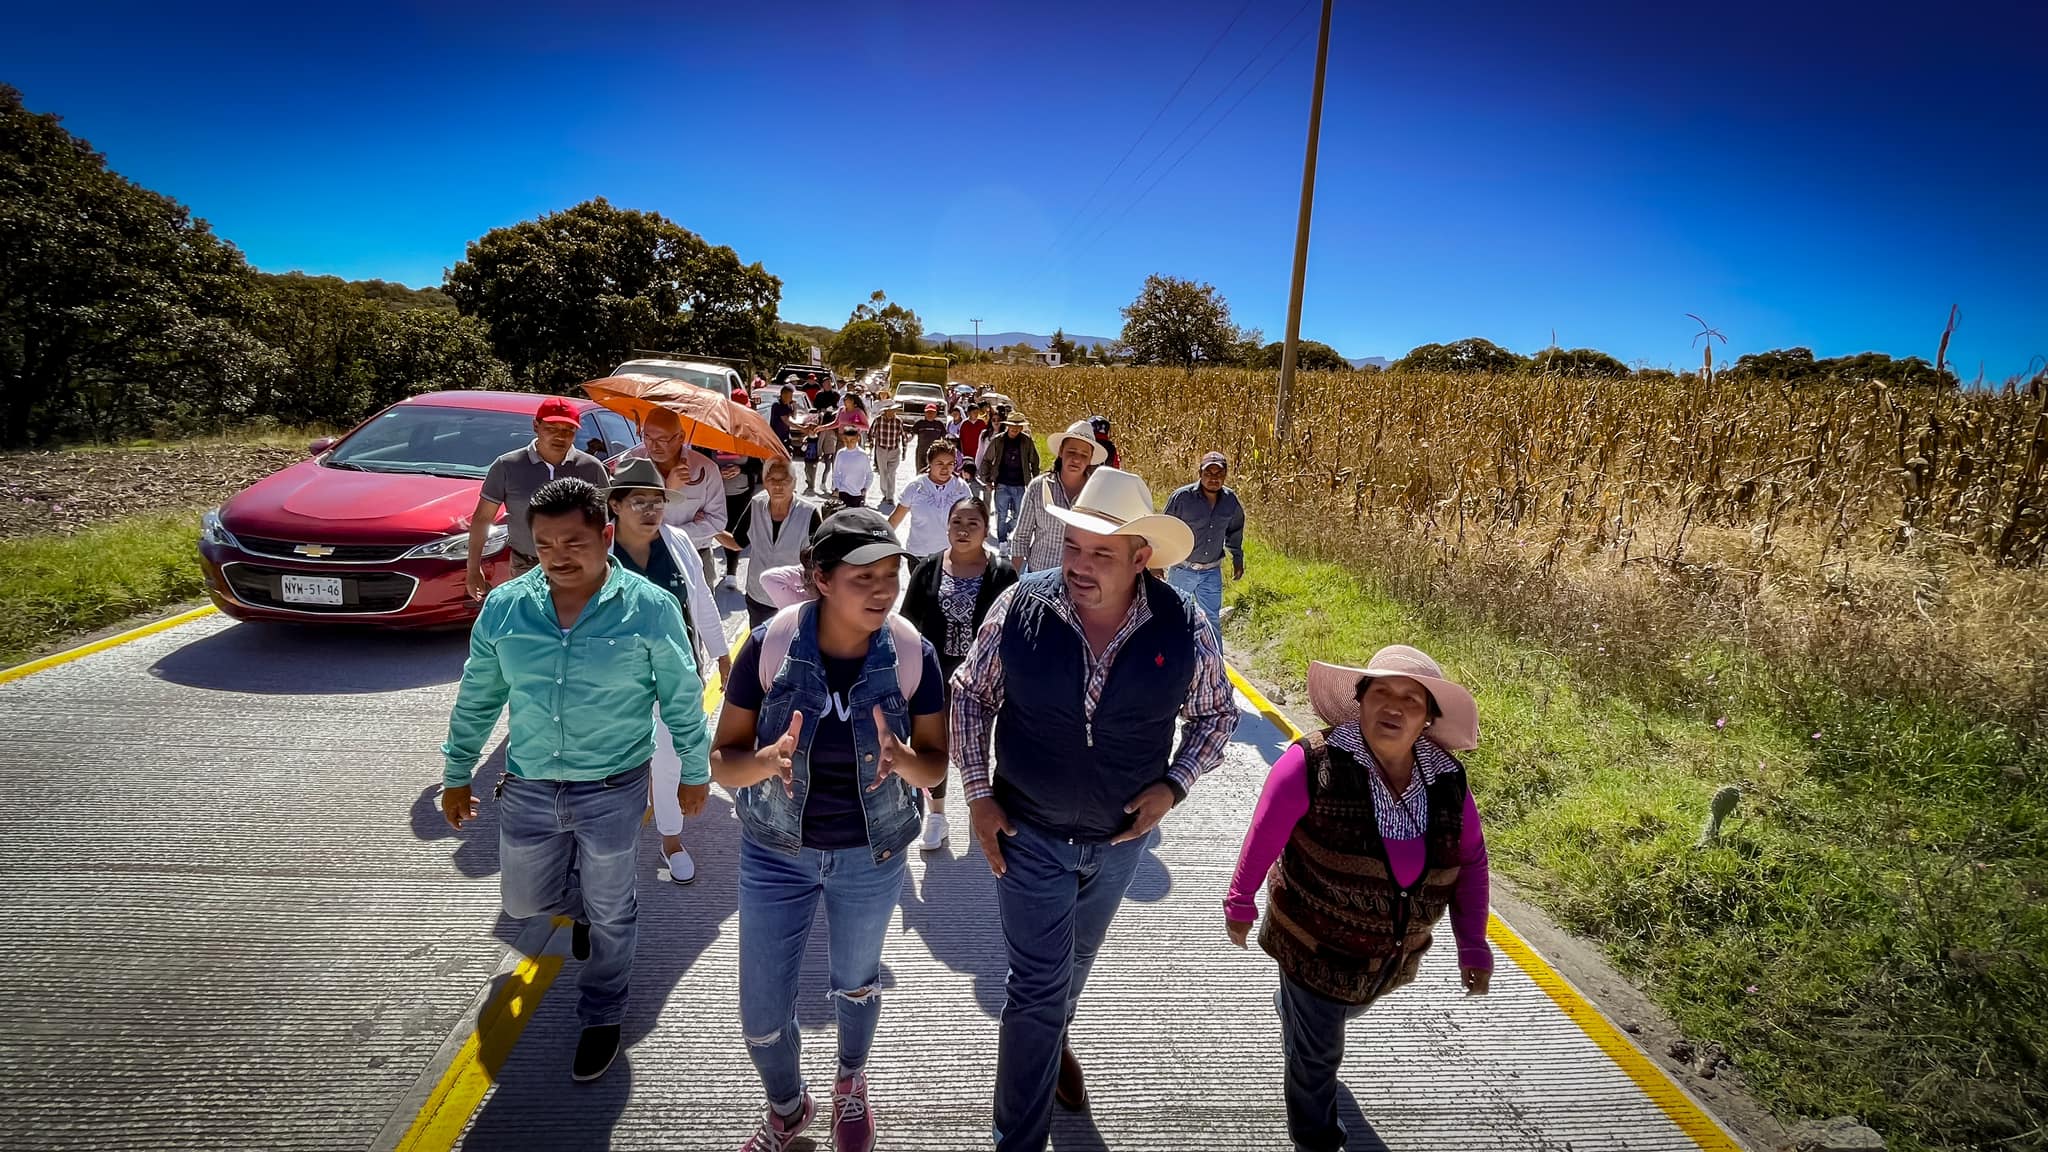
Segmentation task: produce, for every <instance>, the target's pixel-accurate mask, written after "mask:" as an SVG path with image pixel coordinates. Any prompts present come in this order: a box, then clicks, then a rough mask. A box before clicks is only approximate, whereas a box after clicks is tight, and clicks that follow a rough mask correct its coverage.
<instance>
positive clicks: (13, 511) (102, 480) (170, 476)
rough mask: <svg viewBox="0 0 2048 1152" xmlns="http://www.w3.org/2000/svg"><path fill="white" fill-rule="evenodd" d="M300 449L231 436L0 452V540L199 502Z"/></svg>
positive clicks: (228, 491) (220, 496)
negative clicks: (160, 445)
mask: <svg viewBox="0 0 2048 1152" xmlns="http://www.w3.org/2000/svg"><path fill="white" fill-rule="evenodd" d="M305 456H306V453H305V450H304V449H303V448H293V447H289V446H285V445H277V444H241V443H235V442H232V441H201V442H195V443H187V444H177V445H172V446H169V447H164V448H87V449H71V450H65V451H55V452H8V453H4V454H0V540H10V539H14V538H17V537H21V536H34V535H40V534H43V533H49V532H55V533H61V534H64V535H70V534H71V533H74V532H77V531H79V530H81V529H84V528H89V527H91V526H93V525H95V524H100V523H105V522H106V521H109V520H119V519H122V518H124V517H128V516H136V515H141V514H144V513H149V512H171V511H177V510H179V509H185V508H204V507H207V506H210V505H214V504H218V503H220V502H221V501H223V500H225V499H227V498H228V497H229V496H232V495H234V494H235V493H236V492H238V491H240V490H241V489H243V488H245V487H247V486H248V485H249V484H251V483H253V482H254V481H256V480H260V479H262V478H263V477H265V476H268V475H270V474H271V473H272V472H275V471H277V470H278V469H280V468H283V467H285V466H286V465H289V464H293V463H296V462H297V461H299V460H303V459H305Z"/></svg>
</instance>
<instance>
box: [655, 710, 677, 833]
mask: <svg viewBox="0 0 2048 1152" xmlns="http://www.w3.org/2000/svg"><path fill="white" fill-rule="evenodd" d="M647 778H648V780H649V782H650V786H651V787H652V788H653V789H654V830H655V831H657V832H659V833H661V834H662V835H663V836H680V835H682V834H683V804H682V801H680V800H678V799H676V789H677V788H678V787H680V786H681V785H682V782H683V760H682V757H680V756H677V755H676V745H675V741H674V740H672V739H670V738H669V734H668V725H666V724H663V723H662V722H661V706H660V705H656V706H655V709H654V770H653V771H652V772H650V773H648V777H647Z"/></svg>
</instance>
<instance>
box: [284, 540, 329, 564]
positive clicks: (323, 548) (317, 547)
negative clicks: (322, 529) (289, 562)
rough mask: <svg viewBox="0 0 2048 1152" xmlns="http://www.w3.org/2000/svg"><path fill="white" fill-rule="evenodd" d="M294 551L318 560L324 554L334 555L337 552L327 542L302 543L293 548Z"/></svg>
mask: <svg viewBox="0 0 2048 1152" xmlns="http://www.w3.org/2000/svg"><path fill="white" fill-rule="evenodd" d="M292 551H294V552H297V553H298V554H299V555H301V556H306V557H310V558H312V559H314V560H318V559H320V558H321V557H322V556H332V555H334V552H335V550H334V549H332V548H329V547H328V546H327V545H325V544H301V545H299V546H298V547H297V548H294V549H292Z"/></svg>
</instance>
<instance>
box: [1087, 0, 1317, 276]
mask: <svg viewBox="0 0 2048 1152" xmlns="http://www.w3.org/2000/svg"><path fill="white" fill-rule="evenodd" d="M1307 7H1308V5H1307V4H1304V5H1302V10H1303V11H1306V10H1307ZM1300 14H1301V13H1300V12H1296V13H1295V15H1297V16H1299V15H1300ZM1289 23H1292V20H1290V21H1289ZM1285 27H1286V25H1282V28H1283V30H1284V29H1285ZM1315 30H1316V26H1315V25H1314V24H1311V25H1309V27H1308V28H1307V29H1306V30H1305V31H1303V32H1302V34H1301V35H1300V36H1298V37H1296V38H1295V40H1294V43H1292V44H1290V45H1288V46H1287V50H1286V51H1284V52H1282V53H1280V55H1278V56H1275V57H1274V58H1273V62H1272V63H1271V64H1268V65H1267V66H1266V70H1265V71H1264V72H1261V73H1260V74H1259V78H1258V79H1257V80H1254V81H1252V86H1251V87H1249V88H1247V89H1245V90H1244V91H1243V92H1242V93H1240V94H1239V95H1238V97H1237V99H1236V100H1233V101H1231V103H1230V107H1228V108H1225V109H1224V110H1223V115H1221V116H1218V117H1217V118H1216V119H1215V121H1214V122H1213V123H1211V124H1210V125H1209V127H1208V128H1207V129H1206V130H1205V131H1204V132H1203V133H1202V134H1201V135H1200V136H1198V137H1196V138H1195V142H1194V143H1192V144H1190V145H1188V146H1187V149H1186V150H1185V151H1183V152H1182V153H1181V154H1180V155H1179V156H1177V157H1175V158H1174V161H1173V163H1172V164H1169V165H1167V167H1166V169H1165V171H1163V172H1161V173H1160V174H1159V175H1158V176H1157V177H1155V178H1154V179H1153V181H1152V183H1150V184H1148V185H1146V186H1145V189H1144V191H1142V192H1140V193H1138V195H1137V196H1135V197H1133V198H1132V199H1131V201H1130V202H1129V203H1127V204H1125V205H1124V208H1123V211H1121V212H1119V213H1117V215H1116V218H1115V219H1113V220H1111V221H1110V222H1109V223H1108V224H1106V225H1104V226H1103V227H1102V228H1101V229H1100V230H1099V231H1097V232H1096V233H1095V234H1094V235H1093V236H1091V237H1089V239H1088V242H1087V244H1084V245H1083V246H1082V247H1083V250H1085V249H1087V248H1089V247H1093V246H1094V245H1095V244H1097V243H1100V242H1101V240H1102V238H1103V237H1105V236H1107V235H1109V234H1110V233H1111V232H1112V231H1114V230H1115V229H1116V226H1117V225H1118V224H1121V223H1122V222H1123V220H1124V217H1126V216H1129V215H1130V214H1131V212H1132V210H1133V209H1135V208H1137V206H1138V205H1139V204H1140V203H1141V202H1143V201H1144V199H1145V197H1147V196H1150V195H1151V194H1152V190H1153V189H1155V188H1157V187H1159V185H1160V184H1162V183H1164V182H1165V180H1166V178H1167V177H1168V176H1171V175H1173V172H1174V169H1176V168H1179V167H1180V166H1181V162H1182V161H1184V160H1186V159H1187V158H1188V157H1189V156H1192V155H1194V153H1195V151H1196V150H1197V149H1199V148H1200V147H1201V146H1202V142H1203V141H1205V140H1207V139H1208V138H1209V137H1210V135H1211V134H1212V133H1214V132H1215V131H1216V129H1218V128H1220V127H1222V126H1223V122H1224V121H1225V120H1228V119H1230V114H1231V113H1233V112H1235V111H1237V109H1238V105H1240V104H1243V103H1244V102H1245V100H1246V99H1247V98H1249V97H1250V96H1251V94H1252V93H1254V92H1256V91H1258V90H1259V87H1260V86H1261V85H1263V84H1264V83H1265V82H1266V79H1267V77H1269V76H1271V75H1272V74H1273V73H1274V71H1275V70H1276V69H1278V68H1279V67H1280V65H1281V64H1283V63H1285V62H1286V60H1287V58H1288V57H1290V56H1292V55H1294V53H1295V51H1296V50H1297V49H1299V48H1300V47H1301V46H1302V44H1304V43H1306V42H1307V40H1308V38H1309V36H1310V35H1311V34H1312V33H1314V32H1315ZM1267 43H1268V44H1269V45H1270V44H1271V43H1272V41H1270V40H1269V41H1267ZM1263 51H1264V50H1263V49H1261V52H1263ZM1252 59H1253V60H1257V59H1258V57H1257V56H1254V57H1252Z"/></svg>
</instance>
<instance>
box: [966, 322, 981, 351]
mask: <svg viewBox="0 0 2048 1152" xmlns="http://www.w3.org/2000/svg"><path fill="white" fill-rule="evenodd" d="M968 323H969V324H972V325H974V350H975V351H976V352H979V351H981V321H979V320H969V321H968Z"/></svg>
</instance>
